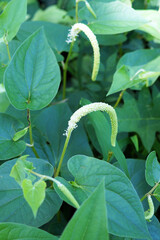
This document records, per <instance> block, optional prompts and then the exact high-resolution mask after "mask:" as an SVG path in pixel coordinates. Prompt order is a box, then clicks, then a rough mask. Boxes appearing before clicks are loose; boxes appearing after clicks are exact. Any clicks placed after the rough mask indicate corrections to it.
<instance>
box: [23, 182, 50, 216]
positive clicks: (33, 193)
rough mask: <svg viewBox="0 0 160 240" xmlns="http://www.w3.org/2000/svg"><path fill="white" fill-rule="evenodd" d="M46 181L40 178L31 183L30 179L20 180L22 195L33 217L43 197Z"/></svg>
mask: <svg viewBox="0 0 160 240" xmlns="http://www.w3.org/2000/svg"><path fill="white" fill-rule="evenodd" d="M45 189H46V183H45V182H44V181H42V180H39V181H38V182H35V184H34V185H33V184H32V181H31V180H30V179H24V180H23V182H22V190H23V195H24V198H25V199H26V201H27V202H28V204H29V205H30V207H31V208H32V211H33V214H34V217H35V218H36V215H37V211H38V208H39V207H40V206H41V204H42V203H43V201H44V199H45Z"/></svg>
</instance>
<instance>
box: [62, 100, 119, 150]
mask: <svg viewBox="0 0 160 240" xmlns="http://www.w3.org/2000/svg"><path fill="white" fill-rule="evenodd" d="M95 111H103V112H107V113H108V114H109V117H110V119H111V126H112V135H111V144H112V146H115V145H116V137H117V132H118V121H117V115H116V112H115V110H114V108H113V107H112V106H110V105H108V104H106V103H102V102H98V103H91V104H88V105H85V106H83V107H81V108H79V109H78V110H77V111H76V112H75V113H74V114H73V115H72V116H71V118H70V120H69V122H68V128H67V131H66V136H68V135H70V134H71V132H72V131H73V130H74V129H75V128H76V127H77V123H78V122H79V121H80V119H81V118H82V117H84V116H86V115H87V114H89V113H91V112H95Z"/></svg>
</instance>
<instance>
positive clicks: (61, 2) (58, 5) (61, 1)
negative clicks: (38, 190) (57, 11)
mask: <svg viewBox="0 0 160 240" xmlns="http://www.w3.org/2000/svg"><path fill="white" fill-rule="evenodd" d="M62 4H63V0H59V1H58V3H57V7H58V8H62Z"/></svg>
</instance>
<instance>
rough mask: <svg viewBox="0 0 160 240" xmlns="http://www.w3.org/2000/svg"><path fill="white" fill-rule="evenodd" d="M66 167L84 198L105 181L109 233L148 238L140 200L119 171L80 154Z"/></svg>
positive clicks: (107, 164)
mask: <svg viewBox="0 0 160 240" xmlns="http://www.w3.org/2000/svg"><path fill="white" fill-rule="evenodd" d="M68 168H69V170H70V172H71V173H72V174H73V176H74V177H75V182H76V184H77V185H79V187H78V188H76V189H77V191H80V193H81V194H83V192H84V195H88V196H89V195H90V194H91V192H92V191H94V190H95V187H96V186H97V185H98V184H99V182H101V181H102V179H103V178H105V198H106V206H107V212H108V229H109V232H110V233H112V234H115V235H118V236H119V235H120V236H124V237H133V238H136V237H139V238H147V239H150V236H149V233H148V230H147V225H146V221H145V218H144V210H143V207H142V204H141V202H140V199H139V197H138V195H137V193H136V191H135V189H134V188H133V185H132V184H131V182H130V181H129V179H128V178H127V177H126V175H125V174H124V173H123V172H122V171H121V170H119V169H118V168H116V167H114V166H113V165H111V164H109V163H107V162H105V161H100V160H98V159H95V158H91V157H87V156H82V155H77V156H74V157H72V158H71V159H70V160H69V162H68ZM76 197H78V194H77V195H76ZM77 200H78V199H77Z"/></svg>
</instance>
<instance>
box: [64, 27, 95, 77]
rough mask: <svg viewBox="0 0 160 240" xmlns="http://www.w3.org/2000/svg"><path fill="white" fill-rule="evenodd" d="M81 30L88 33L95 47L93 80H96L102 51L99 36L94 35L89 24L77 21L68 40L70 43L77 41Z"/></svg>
mask: <svg viewBox="0 0 160 240" xmlns="http://www.w3.org/2000/svg"><path fill="white" fill-rule="evenodd" d="M80 31H83V32H84V33H85V34H86V36H87V37H88V39H89V40H90V43H91V45H92V47H93V53H94V62H93V71H92V80H93V81H95V80H96V77H97V74H98V71H99V64H100V51H99V45H98V42H97V38H96V36H95V35H94V33H93V32H92V31H91V29H90V28H89V27H88V26H87V25H85V24H83V23H76V24H74V25H73V26H72V28H71V30H70V32H69V34H68V38H67V41H66V42H67V43H70V42H73V41H75V40H76V37H77V36H78V34H79V33H80Z"/></svg>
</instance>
